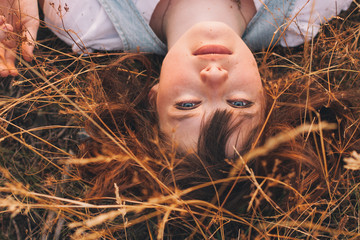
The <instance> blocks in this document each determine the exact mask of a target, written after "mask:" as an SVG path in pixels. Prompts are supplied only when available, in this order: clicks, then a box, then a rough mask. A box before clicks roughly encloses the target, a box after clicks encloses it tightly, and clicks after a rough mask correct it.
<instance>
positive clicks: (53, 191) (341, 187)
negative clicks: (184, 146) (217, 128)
mask: <svg viewBox="0 0 360 240" xmlns="http://www.w3.org/2000/svg"><path fill="white" fill-rule="evenodd" d="M359 39H360V3H359V1H358V0H356V1H354V3H353V5H352V7H351V8H350V9H349V10H348V11H347V12H344V13H342V14H341V15H340V16H339V17H337V18H336V19H333V20H332V21H331V22H329V23H326V24H324V25H323V27H322V30H321V31H320V33H319V35H318V36H317V37H316V38H315V39H313V40H312V41H311V42H306V43H305V44H304V45H302V46H300V47H297V48H281V47H277V48H275V49H268V50H267V51H264V52H259V53H256V54H255V55H256V59H257V61H258V65H259V69H260V72H261V75H262V78H263V79H264V85H265V88H266V89H267V92H268V93H269V94H270V95H271V97H272V98H273V99H281V97H282V96H286V95H292V96H294V97H296V94H297V93H296V92H295V90H294V89H297V90H298V91H299V94H300V92H301V93H304V94H305V95H306V94H311V91H310V90H309V89H310V88H311V87H313V86H315V85H316V86H317V88H318V89H323V90H324V92H327V93H329V96H331V94H332V92H336V91H343V90H345V91H346V90H348V89H354V90H356V89H360V80H359V78H360V42H359ZM122 56H124V54H123V53H103V52H99V53H92V54H90V55H84V54H82V55H77V54H74V53H72V52H71V49H70V48H69V47H67V46H66V45H64V44H63V43H61V42H60V40H58V39H56V37H55V36H54V35H53V34H52V33H51V32H50V31H49V30H48V29H46V28H45V27H42V28H41V29H40V32H39V40H38V44H37V49H36V52H35V59H34V61H33V62H32V63H30V64H28V63H26V62H24V61H22V60H19V62H18V66H19V72H20V75H19V76H18V77H9V78H6V79H3V80H1V82H0V93H1V95H0V120H1V122H0V123H1V124H0V142H1V145H0V190H1V191H0V207H1V208H0V209H1V214H0V239H184V238H189V239H192V238H193V239H360V216H359V214H360V206H359V203H360V187H359V186H360V181H359V177H360V175H359V171H358V170H360V156H359V154H360V152H358V153H356V152H352V149H360V146H359V145H360V142H359V139H357V138H358V137H359V131H360V130H359V126H360V120H359V117H360V108H359V106H360V103H359V102H357V103H356V104H355V105H354V106H347V105H346V103H343V102H341V101H340V100H337V99H334V101H335V102H336V101H338V102H339V104H340V106H343V108H350V109H351V111H352V112H351V114H350V113H349V115H344V116H343V119H340V118H336V121H338V122H341V121H342V122H345V121H348V122H349V121H351V124H348V126H349V127H348V128H347V129H342V130H341V131H340V130H339V132H338V133H335V135H337V136H339V137H334V136H333V135H329V136H328V135H327V134H323V133H322V129H326V128H327V125H326V124H325V123H324V124H323V125H321V124H313V123H311V124H306V123H305V121H304V124H301V125H300V126H299V127H298V128H294V129H295V130H294V131H290V132H287V134H283V135H276V136H273V138H271V139H270V140H268V141H265V144H264V145H262V146H260V147H259V148H257V149H254V150H252V151H251V152H250V153H249V154H247V155H246V156H245V158H246V159H248V160H250V159H252V158H254V159H255V158H256V157H257V156H260V155H261V156H265V157H263V158H266V156H267V154H268V153H269V152H271V151H272V150H273V149H276V147H277V146H278V145H281V144H282V143H284V142H291V141H293V139H295V138H297V137H299V136H300V137H301V138H302V139H304V140H303V142H304V144H309V142H310V140H308V139H310V138H312V137H313V134H316V137H313V139H315V140H312V141H313V142H311V144H313V143H314V142H315V143H314V144H315V145H316V146H315V145H314V148H316V149H317V153H318V155H320V156H321V159H323V162H321V166H322V171H323V177H322V178H319V179H316V180H314V181H313V184H312V185H306V184H305V185H304V186H307V187H306V188H301V186H302V184H301V182H300V183H299V182H297V184H294V185H293V184H292V183H293V182H292V181H293V178H294V176H293V175H294V174H292V172H286V171H287V170H286V168H282V167H281V166H280V165H281V164H282V163H278V162H277V161H276V159H269V161H270V160H271V162H272V163H273V165H272V166H271V168H272V170H273V171H270V172H267V173H265V174H262V175H256V174H255V173H254V169H252V168H251V166H246V167H245V166H244V167H243V169H242V170H243V171H242V174H241V175H238V174H237V173H238V172H237V170H236V169H237V168H236V167H238V166H239V165H237V164H238V162H233V163H230V164H232V165H233V166H234V168H233V169H235V170H234V172H233V174H232V175H231V174H230V175H229V176H228V177H227V178H223V179H216V180H214V181H209V182H204V183H201V184H199V185H197V184H195V185H191V186H190V187H185V188H180V187H179V188H177V187H176V186H175V187H173V186H172V187H169V186H166V185H165V184H164V183H162V182H161V180H159V179H157V178H156V176H155V175H152V172H151V170H149V169H146V166H145V167H144V166H143V165H141V164H140V163H141V162H146V161H148V159H145V157H144V156H140V157H137V156H131V154H128V155H127V154H122V155H121V154H120V155H116V156H109V155H105V156H98V157H97V158H88V159H82V158H81V156H79V147H78V146H79V144H80V143H81V142H82V141H83V139H84V131H83V130H82V127H83V126H84V124H85V122H87V121H91V119H92V118H94V116H95V115H94V113H95V109H96V107H97V105H98V103H99V101H103V100H104V99H106V98H105V97H104V96H103V95H101V94H99V93H103V94H104V95H105V93H104V91H103V89H102V84H101V82H98V81H90V80H92V79H93V76H94V75H96V74H97V72H98V71H101V70H102V69H106V65H107V63H109V62H111V61H113V60H115V59H117V58H118V57H122ZM149 59H150V60H151V63H152V69H153V71H152V72H149V70H147V68H146V67H144V66H143V65H142V64H140V63H139V62H138V61H129V62H123V63H121V64H120V65H119V67H118V70H119V71H120V72H121V71H124V72H128V71H131V73H132V75H133V76H135V77H137V78H139V79H141V78H145V77H146V76H147V75H151V78H150V79H154V80H156V77H157V76H158V71H159V70H158V69H159V63H160V62H161V59H160V58H158V57H156V56H150V57H149ZM144 76H145V77H144ZM295 81H299V83H303V84H302V85H301V87H297V88H294V87H293V85H296V83H295V84H294V82H295ZM358 94H360V92H359V91H358ZM309 99H311V98H310V97H309ZM275 102H276V104H274V105H273V108H274V109H276V108H280V107H281V106H283V105H286V104H288V105H290V104H293V103H290V102H281V101H280V100H279V101H275ZM306 114H307V113H306V112H304V115H305V116H304V119H305V118H306ZM331 114H333V113H332V112H330V115H331ZM300 122H301V120H300ZM309 126H310V127H309ZM311 126H312V127H311ZM317 128H318V129H317ZM329 128H330V127H329ZM345 135H346V136H350V137H348V138H345V139H346V140H344V141H342V140H341V139H343V138H342V136H345ZM336 141H337V142H336ZM121 144H122V143H121V142H118V143H117V144H115V146H117V147H118V148H121V147H122V145H121ZM269 156H270V155H269ZM142 157H143V158H142ZM269 158H270V157H269ZM114 159H116V161H124V160H126V159H131V160H132V161H133V162H135V163H134V165H135V167H134V168H135V169H136V168H140V169H141V170H143V171H144V172H145V173H147V174H148V177H149V178H152V177H153V178H154V182H157V184H159V186H161V187H159V188H161V189H166V191H165V190H164V191H163V192H161V193H160V192H157V193H156V194H155V193H154V194H153V195H152V196H151V197H150V198H147V199H144V198H142V197H139V196H138V195H137V193H136V192H133V193H131V192H129V191H127V192H126V194H123V192H122V191H121V189H122V186H120V183H119V184H118V185H115V186H114V189H115V191H114V193H113V195H112V196H107V197H102V198H98V197H96V198H90V197H89V195H87V193H88V192H89V191H90V190H91V188H92V186H93V184H94V183H93V182H92V181H91V179H87V178H83V177H81V176H82V175H80V174H79V168H81V166H83V165H84V164H85V163H92V162H104V163H107V162H109V161H110V160H114ZM155 160H156V159H155ZM155 160H154V161H155ZM159 161H163V160H159ZM239 161H240V160H239ZM240 163H241V162H240ZM170 165H171V164H170ZM170 165H169V166H168V167H169V169H170ZM278 169H280V170H279V171H280V172H281V171H282V174H279V175H278V174H277V173H278V172H277V170H278ZM169 171H170V172H171V171H172V170H169ZM284 171H285V172H284ZM139 172H141V171H139ZM255 172H256V171H255ZM136 176H137V175H136V174H135V173H134V177H133V178H134V179H132V180H131V181H134V182H135V181H139V180H136V179H135V178H136ZM311 176H312V175H311V173H310V171H308V170H304V172H303V173H301V171H300V175H299V176H296V177H297V178H296V181H304V182H305V181H308V178H311ZM155 178H156V179H155ZM240 180H241V181H242V182H244V184H243V185H240V188H241V187H242V188H247V189H246V190H248V192H246V193H245V194H244V193H241V194H240V193H239V196H241V197H238V198H236V197H234V198H233V200H232V201H233V202H235V203H232V205H231V206H232V207H234V206H236V207H235V208H231V209H230V210H229V209H226V208H224V207H223V206H222V204H221V203H219V201H216V200H215V201H214V199H216V198H217V197H218V196H216V195H214V196H212V197H210V198H206V199H197V198H189V197H187V196H188V194H190V193H192V192H196V191H197V190H199V189H207V187H209V186H210V187H211V186H217V185H221V184H223V185H222V186H224V183H229V182H230V183H232V182H234V181H240ZM216 181H217V182H216ZM309 181H310V180H309ZM140 184H142V183H140ZM162 185H164V186H162ZM225 185H226V184H225ZM226 186H227V185H226ZM295 186H297V187H295ZM299 186H300V187H299ZM119 189H120V190H119ZM225 189H226V190H225V191H233V194H235V195H236V193H237V192H236V191H237V190H236V188H235V190H234V189H231V190H229V188H228V186H227V188H225ZM215 192H216V191H215ZM240 192H242V191H240ZM225 195H226V194H225Z"/></svg>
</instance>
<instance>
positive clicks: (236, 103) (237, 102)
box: [227, 100, 253, 108]
mask: <svg viewBox="0 0 360 240" xmlns="http://www.w3.org/2000/svg"><path fill="white" fill-rule="evenodd" d="M227 102H228V103H229V104H230V105H231V106H233V107H235V108H244V107H250V106H252V104H253V103H252V102H249V101H245V100H235V101H233V100H228V101H227Z"/></svg>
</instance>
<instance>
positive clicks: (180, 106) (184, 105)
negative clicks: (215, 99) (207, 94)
mask: <svg viewBox="0 0 360 240" xmlns="http://www.w3.org/2000/svg"><path fill="white" fill-rule="evenodd" d="M199 104H200V102H179V103H176V104H175V107H176V108H177V109H180V110H191V109H194V108H196V107H198V106H199Z"/></svg>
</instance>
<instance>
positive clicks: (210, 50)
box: [193, 45, 232, 56]
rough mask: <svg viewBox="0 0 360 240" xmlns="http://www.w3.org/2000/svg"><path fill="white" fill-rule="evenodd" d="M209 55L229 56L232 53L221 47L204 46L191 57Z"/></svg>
mask: <svg viewBox="0 0 360 240" xmlns="http://www.w3.org/2000/svg"><path fill="white" fill-rule="evenodd" d="M210 54H219V55H231V54H232V51H230V50H229V49H228V48H226V47H224V46H222V45H205V46H202V47H200V48H198V49H197V50H195V52H194V53H193V55H195V56H198V55H210Z"/></svg>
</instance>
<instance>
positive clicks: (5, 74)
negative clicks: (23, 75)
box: [0, 43, 9, 77]
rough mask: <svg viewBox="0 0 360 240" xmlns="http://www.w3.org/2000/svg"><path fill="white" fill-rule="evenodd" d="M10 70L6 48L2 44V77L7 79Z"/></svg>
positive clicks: (0, 65)
mask: <svg viewBox="0 0 360 240" xmlns="http://www.w3.org/2000/svg"><path fill="white" fill-rule="evenodd" d="M8 75H9V70H8V67H7V65H6V60H5V47H4V45H3V44H1V43H0V77H7V76H8Z"/></svg>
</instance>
